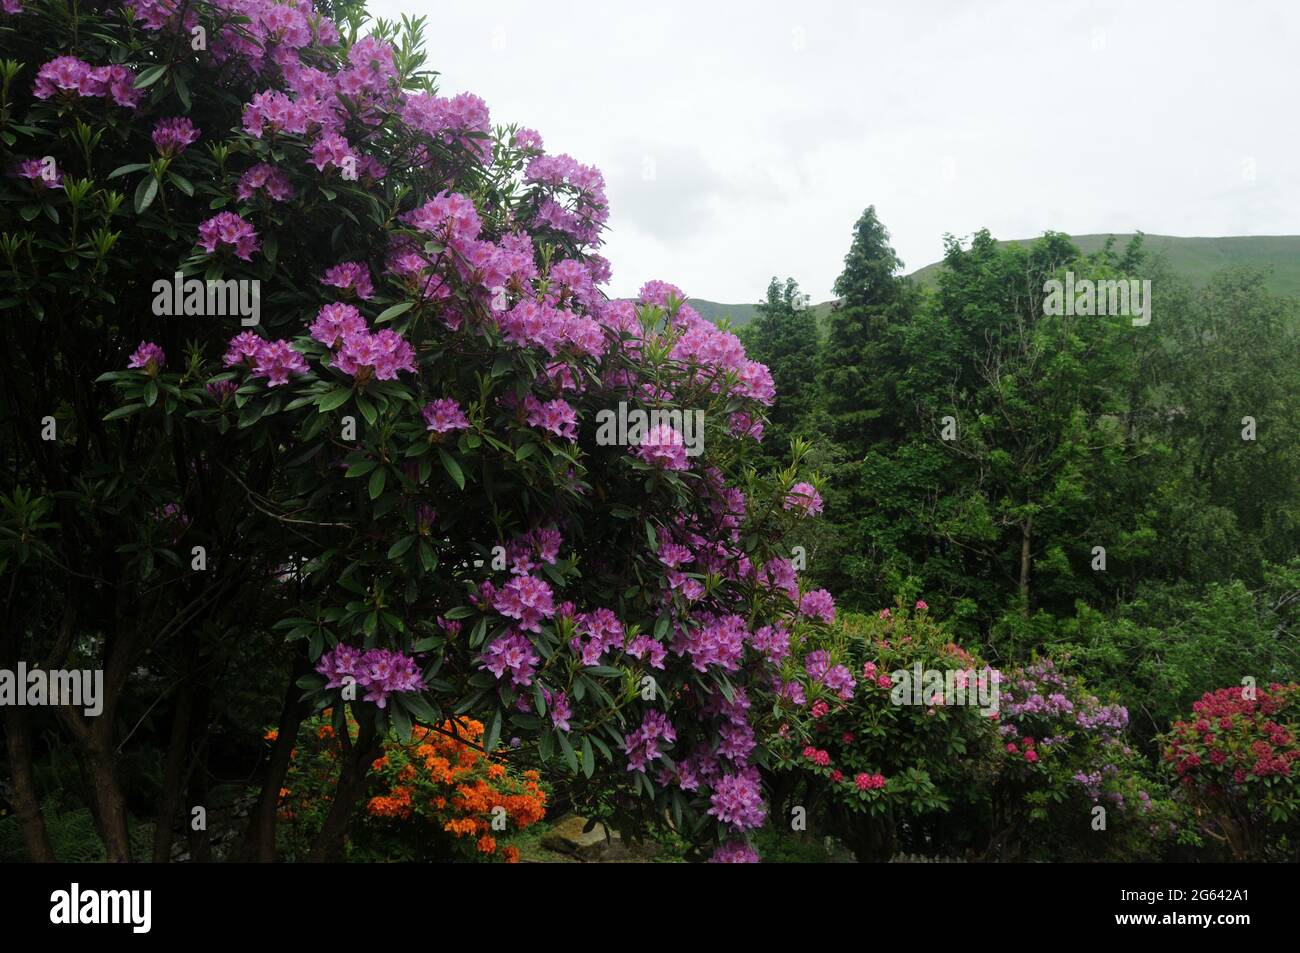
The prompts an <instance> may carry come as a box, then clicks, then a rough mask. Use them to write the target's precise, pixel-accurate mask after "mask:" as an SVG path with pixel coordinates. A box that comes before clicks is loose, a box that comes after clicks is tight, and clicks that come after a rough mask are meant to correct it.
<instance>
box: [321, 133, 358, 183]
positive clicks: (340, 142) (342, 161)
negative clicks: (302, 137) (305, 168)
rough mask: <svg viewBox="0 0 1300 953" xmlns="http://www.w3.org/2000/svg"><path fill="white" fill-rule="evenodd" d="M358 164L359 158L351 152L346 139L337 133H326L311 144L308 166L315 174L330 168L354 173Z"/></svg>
mask: <svg viewBox="0 0 1300 953" xmlns="http://www.w3.org/2000/svg"><path fill="white" fill-rule="evenodd" d="M359 162H360V157H359V156H357V154H356V153H355V152H353V151H352V146H350V145H349V144H348V141H347V139H345V138H343V137H342V136H341V135H339V134H338V133H337V132H327V133H325V134H324V135H322V136H321V137H320V138H319V139H317V140H316V141H315V142H314V143H312V147H311V159H310V160H309V164H310V165H312V166H313V167H315V169H316V171H317V172H324V171H325V170H326V169H327V168H332V169H350V170H351V171H352V172H353V173H355V172H356V169H357V164H358V163H359Z"/></svg>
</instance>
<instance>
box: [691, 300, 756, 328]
mask: <svg viewBox="0 0 1300 953" xmlns="http://www.w3.org/2000/svg"><path fill="white" fill-rule="evenodd" d="M687 303H688V304H689V305H690V306H691V307H692V308H694V309H695V310H696V311H698V312H699V313H700V317H702V318H705V319H706V320H709V321H712V322H713V323H714V324H717V323H718V321H720V320H722V319H723V318H731V323H732V324H734V325H736V326H737V327H739V326H740V325H742V324H748V323H749V322H750V321H752V320H754V318H756V317H758V305H757V304H718V302H716V301H705V300H704V299H703V298H691V299H689V300H688V301H687Z"/></svg>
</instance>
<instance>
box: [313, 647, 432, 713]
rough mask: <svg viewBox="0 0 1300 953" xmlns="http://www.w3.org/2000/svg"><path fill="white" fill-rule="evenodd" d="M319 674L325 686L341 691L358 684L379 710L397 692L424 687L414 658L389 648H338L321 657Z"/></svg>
mask: <svg viewBox="0 0 1300 953" xmlns="http://www.w3.org/2000/svg"><path fill="white" fill-rule="evenodd" d="M316 671H317V672H319V673H320V674H321V675H324V676H325V678H326V686H327V687H329V688H339V687H342V686H344V685H347V684H350V683H349V681H348V680H349V679H351V683H355V684H357V685H359V686H361V687H362V688H364V689H365V690H366V695H365V700H366V701H368V702H374V703H375V704H376V705H377V706H378V707H380V708H384V707H386V706H387V705H388V696H389V695H392V694H394V693H397V692H416V691H419V690H420V689H421V688H423V687H424V679H423V678H422V677H421V676H420V669H419V666H418V665H416V663H415V659H413V658H411V657H410V656H408V655H404V654H402V653H401V652H394V651H392V650H390V649H378V648H376V649H367V650H365V651H362V650H361V649H356V648H352V647H351V646H348V645H336V646H335V647H334V648H333V649H331V650H330V651H328V652H326V653H325V654H324V655H322V656H321V657H320V659H319V661H317V663H316Z"/></svg>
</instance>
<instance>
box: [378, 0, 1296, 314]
mask: <svg viewBox="0 0 1300 953" xmlns="http://www.w3.org/2000/svg"><path fill="white" fill-rule="evenodd" d="M371 9H372V11H373V12H375V13H376V14H378V15H382V16H389V17H391V16H394V15H395V14H396V13H398V12H406V13H425V14H429V15H430V19H431V21H432V23H433V24H434V25H433V26H432V27H431V29H430V30H429V35H428V50H429V54H430V63H429V65H430V66H431V67H432V68H434V69H436V70H438V71H439V72H440V73H441V74H442V78H441V81H440V82H441V87H442V92H443V93H444V94H452V93H457V92H462V91H469V92H473V93H476V94H478V95H480V96H482V97H483V98H484V99H485V100H487V103H488V106H489V107H490V109H491V111H492V120H493V122H494V123H508V122H518V123H520V124H521V125H525V126H530V127H532V128H535V129H537V130H538V131H539V132H540V133H541V134H542V136H543V138H544V139H545V142H546V148H547V150H548V151H549V152H567V153H569V154H570V155H572V156H573V157H574V158H576V159H578V160H579V161H581V162H586V163H592V164H595V165H596V166H598V167H599V168H600V169H601V170H602V171H603V172H604V174H605V178H606V181H607V182H608V186H609V188H608V191H609V197H610V205H611V216H610V231H609V234H608V237H607V245H606V249H605V251H606V254H607V256H608V257H609V259H610V260H611V262H612V263H613V269H614V278H613V281H612V283H611V286H610V287H609V289H608V290H609V292H610V293H611V294H614V295H618V296H625V295H630V294H632V293H634V292H635V291H636V289H637V288H638V287H640V285H641V283H642V282H644V281H645V280H647V279H650V278H662V279H664V280H667V281H672V282H674V283H675V284H678V285H680V286H681V287H682V288H684V289H685V290H686V291H687V293H689V294H691V295H695V296H697V297H701V298H708V299H712V300H714V301H724V302H729V303H736V302H746V301H756V300H758V298H759V297H761V296H762V294H763V292H764V290H765V288H766V286H767V281H768V278H769V277H771V276H772V275H780V276H782V277H785V276H786V275H790V276H793V277H794V278H795V279H797V280H798V281H799V282H800V284H802V285H803V287H804V289H805V290H806V291H808V292H809V293H810V294H811V295H812V297H813V300H814V301H821V300H825V299H827V298H829V297H830V294H831V293H830V288H831V284H832V283H833V282H834V280H835V277H836V276H837V275H838V274H839V271H840V266H841V264H842V261H843V258H844V253H845V251H846V250H847V248H848V243H849V240H850V237H851V229H852V226H853V223H854V221H856V219H857V217H858V215H859V214H860V213H861V211H862V209H863V208H865V207H866V206H867V205H870V204H874V205H875V206H876V208H877V211H878V212H879V214H880V216H881V219H882V220H883V221H884V223H885V225H886V226H887V227H888V228H889V229H890V231H891V232H892V234H893V237H894V245H895V247H896V248H897V249H898V252H899V254H900V256H901V257H902V258H903V260H904V262H905V263H906V265H907V270H909V271H911V270H913V269H915V268H918V267H920V266H922V265H925V264H928V263H929V262H931V261H934V260H936V259H938V258H940V257H941V256H942V237H943V234H944V233H945V232H952V233H954V234H957V235H967V234H970V233H971V232H973V231H974V230H976V229H978V228H981V227H985V226H987V227H988V228H989V229H990V230H991V231H992V232H993V234H994V235H995V236H996V237H998V238H1024V237H1029V236H1033V235H1037V234H1040V233H1041V232H1042V231H1043V230H1045V229H1048V228H1054V229H1061V230H1064V231H1067V232H1073V233H1076V234H1085V233H1088V232H1106V231H1115V232H1127V231H1133V230H1134V229H1137V228H1141V229H1142V230H1143V231H1146V232H1149V233H1155V234H1170V235H1282V234H1296V233H1300V123H1298V121H1297V104H1296V103H1297V101H1296V94H1297V91H1298V90H1300V83H1298V82H1297V80H1300V65H1298V64H1300V2H1296V0H1224V2H1218V3H1214V2H1188V0H1176V2H1137V0H1130V2H1126V3H1125V2H1083V0H1029V2H995V0H981V2H967V3H960V2H921V0H906V2H903V0H894V2H890V3H883V2H858V3H852V2H830V0H799V2H790V0H786V2H769V0H745V2H740V0H729V2H723V0H693V2H679V0H653V2H649V3H647V2H645V0H638V2H634V0H599V2H592V0H583V2H581V3H572V2H566V0H546V2H531V3H530V2H519V0H491V2H486V0H472V2H471V0H461V2H438V3H433V2H431V0H372V3H371Z"/></svg>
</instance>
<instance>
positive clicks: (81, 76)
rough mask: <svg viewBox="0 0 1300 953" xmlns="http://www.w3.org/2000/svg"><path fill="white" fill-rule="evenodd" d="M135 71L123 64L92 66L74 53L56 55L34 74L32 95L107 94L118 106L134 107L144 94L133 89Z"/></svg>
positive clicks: (73, 96) (98, 95) (85, 95)
mask: <svg viewBox="0 0 1300 953" xmlns="http://www.w3.org/2000/svg"><path fill="white" fill-rule="evenodd" d="M135 78H136V77H135V74H134V73H133V72H131V71H130V70H129V69H127V68H126V67H125V66H99V67H94V66H91V65H90V64H89V63H87V62H85V61H83V60H80V59H78V58H77V57H75V56H59V57H56V58H55V59H52V60H50V61H49V62H48V63H46V64H45V65H43V66H42V67H41V68H40V70H38V71H37V73H36V85H35V86H34V87H33V88H32V94H33V95H34V96H35V97H36V98H37V99H50V98H52V97H56V96H62V97H71V98H99V97H105V96H107V97H109V98H111V99H112V100H113V102H115V103H117V105H119V106H126V107H128V108H134V107H136V106H137V105H139V103H140V100H141V99H142V98H143V97H144V90H140V89H136V88H135Z"/></svg>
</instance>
